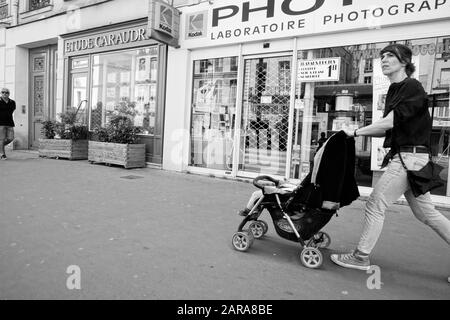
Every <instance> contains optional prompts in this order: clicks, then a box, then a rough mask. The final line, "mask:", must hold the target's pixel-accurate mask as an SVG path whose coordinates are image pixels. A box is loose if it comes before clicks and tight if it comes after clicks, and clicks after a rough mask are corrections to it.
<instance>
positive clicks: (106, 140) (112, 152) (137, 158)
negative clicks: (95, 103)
mask: <svg viewBox="0 0 450 320" xmlns="http://www.w3.org/2000/svg"><path fill="white" fill-rule="evenodd" d="M136 114H137V112H136V110H135V104H134V103H133V102H129V101H128V100H123V101H121V102H120V103H119V105H117V106H116V107H115V108H114V110H112V111H109V112H107V116H108V118H109V122H108V124H107V125H106V127H96V128H95V129H94V131H93V135H92V138H91V140H89V152H88V161H89V162H90V163H94V162H101V163H106V164H107V165H111V164H117V165H121V166H124V167H125V168H127V169H128V168H142V167H145V144H140V143H138V140H139V136H138V134H139V133H140V132H141V131H142V130H141V128H140V127H138V126H135V125H134V124H133V119H134V117H135V116H136Z"/></svg>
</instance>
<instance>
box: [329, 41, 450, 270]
mask: <svg viewBox="0 0 450 320" xmlns="http://www.w3.org/2000/svg"><path fill="white" fill-rule="evenodd" d="M380 54H381V67H382V72H383V74H384V75H385V76H387V77H388V78H389V80H390V82H391V85H390V87H389V90H388V93H387V96H386V104H385V106H386V107H385V110H384V115H383V118H382V119H380V120H379V121H376V122H374V123H373V124H371V125H369V126H366V127H362V128H359V129H356V130H354V131H348V130H347V131H346V130H344V131H345V133H346V134H347V135H348V136H349V137H357V136H369V137H385V140H384V144H383V147H385V148H391V151H390V152H389V153H388V154H387V155H386V157H385V159H384V161H383V165H382V167H384V166H386V165H387V168H386V171H385V172H384V173H383V175H382V176H381V178H380V179H379V181H378V182H377V184H376V185H375V187H374V189H373V191H372V194H371V195H370V197H369V199H368V201H367V202H366V206H365V220H364V226H363V231H362V234H361V238H360V240H359V244H358V246H357V247H356V249H355V250H354V251H352V252H350V253H345V254H333V255H331V260H332V261H333V262H335V263H336V264H338V265H340V266H342V267H346V268H353V269H360V270H369V268H370V261H369V255H370V253H371V252H372V250H373V248H374V246H375V244H376V243H377V240H378V238H379V236H380V234H381V230H382V228H383V222H384V217H385V214H384V213H385V211H386V208H387V207H388V206H389V205H391V204H393V203H394V202H395V201H396V200H397V199H398V198H399V197H400V196H401V195H402V194H404V196H405V198H406V200H407V201H408V204H409V206H410V207H411V210H412V211H413V213H414V216H415V217H416V218H417V219H418V220H419V221H421V222H423V223H424V224H426V225H428V226H430V227H431V228H432V229H433V230H434V231H435V232H436V233H437V234H438V235H439V236H440V237H441V238H442V239H444V240H445V241H446V242H447V243H448V244H450V221H449V220H448V219H447V218H446V217H445V216H443V215H442V214H441V213H440V212H439V211H437V210H436V209H435V207H434V205H433V203H432V201H431V197H430V193H429V192H427V193H425V194H422V195H419V196H418V197H415V196H414V194H413V192H412V190H411V188H410V185H409V183H408V180H407V171H406V169H405V168H404V166H406V167H407V168H408V170H412V171H416V170H420V169H422V167H424V166H425V165H426V164H427V162H428V161H429V154H430V136H431V129H432V119H431V117H430V114H429V111H428V103H427V99H428V97H427V94H426V92H425V90H424V88H423V87H422V85H421V83H420V82H419V81H417V80H415V79H412V78H410V76H411V74H412V73H414V70H415V66H414V65H413V63H412V62H411V58H412V52H411V49H409V48H408V47H407V46H405V45H401V44H391V45H389V46H387V47H385V48H384V49H382V50H381V52H380ZM400 156H401V158H400ZM402 161H403V162H404V165H403V164H402Z"/></svg>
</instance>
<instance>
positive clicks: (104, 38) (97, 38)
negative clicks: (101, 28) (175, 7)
mask: <svg viewBox="0 0 450 320" xmlns="http://www.w3.org/2000/svg"><path fill="white" fill-rule="evenodd" d="M148 40H150V38H149V36H148V34H147V30H146V28H145V27H144V26H139V27H132V28H126V29H120V30H115V31H110V32H103V33H98V34H95V35H89V36H85V37H78V38H74V39H67V40H65V41H64V55H74V54H85V53H89V52H96V51H101V50H111V49H117V48H123V47H128V46H134V45H136V44H141V43H143V42H147V41H148Z"/></svg>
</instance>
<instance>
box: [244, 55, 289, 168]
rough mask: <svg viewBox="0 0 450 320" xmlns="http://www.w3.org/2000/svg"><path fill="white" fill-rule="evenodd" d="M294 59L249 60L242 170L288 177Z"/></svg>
mask: <svg viewBox="0 0 450 320" xmlns="http://www.w3.org/2000/svg"><path fill="white" fill-rule="evenodd" d="M290 89H291V57H271V58H257V59H249V60H246V61H245V75H244V91H243V110H242V122H241V129H242V137H241V155H240V163H241V164H242V165H241V169H242V170H244V171H250V172H257V173H265V174H275V175H284V173H285V169H286V168H285V166H286V150H287V143H288V123H289V103H290Z"/></svg>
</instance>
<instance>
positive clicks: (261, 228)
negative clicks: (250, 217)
mask: <svg viewBox="0 0 450 320" xmlns="http://www.w3.org/2000/svg"><path fill="white" fill-rule="evenodd" d="M248 229H249V230H250V231H251V233H253V236H254V237H255V239H260V238H261V237H262V236H263V235H264V234H265V233H266V232H267V229H266V227H265V225H264V223H263V222H262V221H253V222H252V223H250V226H249V227H248Z"/></svg>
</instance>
